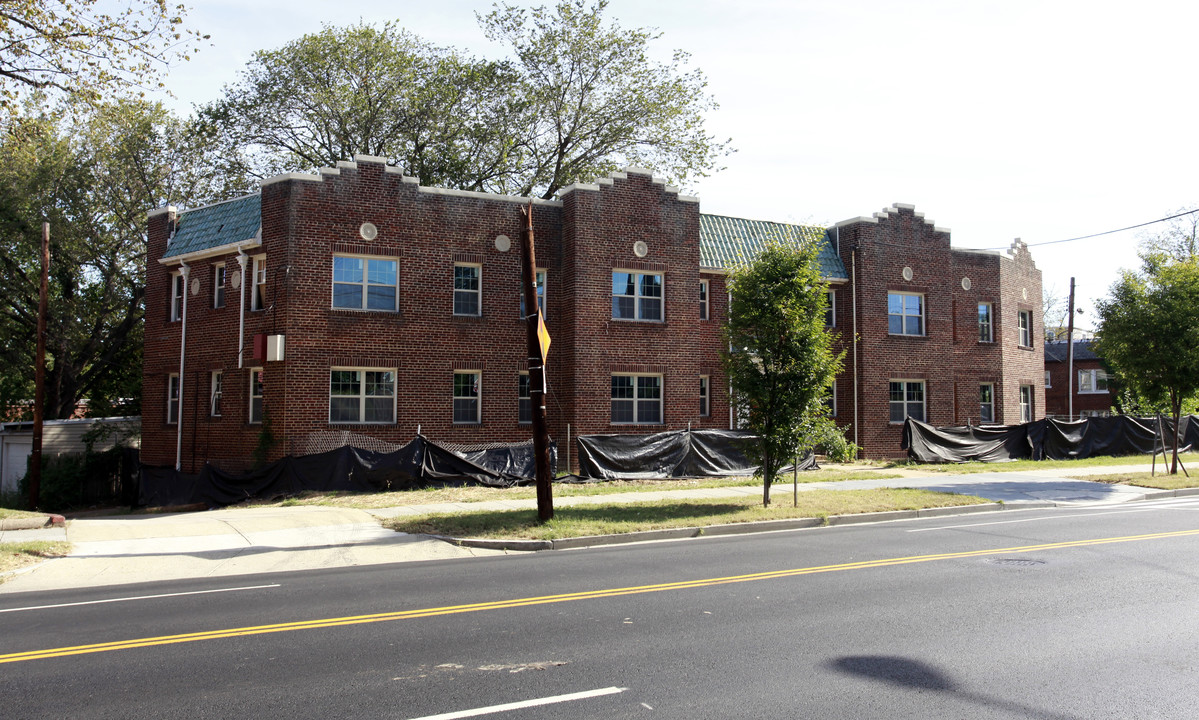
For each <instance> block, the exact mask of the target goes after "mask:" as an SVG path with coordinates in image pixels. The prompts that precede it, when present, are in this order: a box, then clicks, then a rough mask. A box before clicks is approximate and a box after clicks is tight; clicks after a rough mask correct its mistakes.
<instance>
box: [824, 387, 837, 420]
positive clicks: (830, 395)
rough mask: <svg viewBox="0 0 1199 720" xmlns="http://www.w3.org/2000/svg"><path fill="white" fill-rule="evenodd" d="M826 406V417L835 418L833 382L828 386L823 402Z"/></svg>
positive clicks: (835, 402) (835, 401)
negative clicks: (826, 395)
mask: <svg viewBox="0 0 1199 720" xmlns="http://www.w3.org/2000/svg"><path fill="white" fill-rule="evenodd" d="M825 403H827V404H828V416H829V417H837V383H836V382H834V383H833V384H832V385H830V386H829V393H828V399H827V400H825Z"/></svg>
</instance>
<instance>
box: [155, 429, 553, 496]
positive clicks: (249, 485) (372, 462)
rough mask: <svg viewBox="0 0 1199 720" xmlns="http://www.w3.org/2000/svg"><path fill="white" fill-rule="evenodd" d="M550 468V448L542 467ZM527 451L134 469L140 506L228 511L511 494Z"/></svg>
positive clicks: (352, 451)
mask: <svg viewBox="0 0 1199 720" xmlns="http://www.w3.org/2000/svg"><path fill="white" fill-rule="evenodd" d="M556 463H557V449H556V447H554V445H553V444H552V443H551V446H550V465H551V467H553V466H555V465H556ZM535 476H536V472H535V470H534V464H533V445H532V443H531V442H530V443H526V444H523V445H512V446H506V447H500V448H493V449H488V450H477V451H469V452H463V453H455V452H454V451H452V450H449V449H448V448H445V447H443V446H441V445H438V444H437V443H435V442H433V441H432V440H429V439H428V438H426V437H423V436H417V437H416V438H415V439H414V440H412V441H411V442H409V443H408V444H407V445H405V446H404V447H402V448H400V449H399V450H396V451H394V452H390V453H380V452H373V451H371V450H363V449H362V448H355V447H350V446H348V445H347V446H344V447H340V448H338V449H336V450H330V451H329V452H324V453H318V454H315V455H302V456H291V455H289V456H287V457H285V458H283V459H282V460H278V461H276V462H273V463H271V464H270V465H267V466H265V467H263V468H261V469H260V470H256V471H253V472H249V473H244V474H240V475H239V474H235V473H229V472H225V471H223V470H220V469H218V468H216V467H213V466H212V465H205V466H204V468H203V470H201V472H200V474H199V475H184V474H182V473H180V472H178V471H176V470H175V469H174V468H169V467H168V468H164V467H149V466H142V472H141V488H140V493H139V498H138V499H139V503H140V504H141V505H143V506H154V507H161V506H170V505H191V504H196V503H203V504H206V505H208V506H210V507H220V506H223V505H232V504H233V503H237V502H241V501H243V500H247V499H249V498H270V497H280V496H287V495H296V494H298V493H301V492H304V491H316V492H330V491H358V492H379V491H387V490H408V489H414V488H422V487H430V486H445V485H487V486H490V487H512V486H514V485H524V484H529V483H532V482H533V481H534V477H535Z"/></svg>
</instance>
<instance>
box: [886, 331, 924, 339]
mask: <svg viewBox="0 0 1199 720" xmlns="http://www.w3.org/2000/svg"><path fill="white" fill-rule="evenodd" d="M887 337H895V338H926V337H928V333H925V334H924V335H909V334H908V333H893V332H889V333H887Z"/></svg>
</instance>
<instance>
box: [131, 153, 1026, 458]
mask: <svg viewBox="0 0 1199 720" xmlns="http://www.w3.org/2000/svg"><path fill="white" fill-rule="evenodd" d="M529 203H530V201H529V200H528V199H527V198H515V197H506V196H498V195H490V194H484V193H474V192H463V191H450V190H441V189H436V188H425V187H420V186H419V184H418V182H417V180H416V179H415V178H412V177H406V176H404V175H403V174H401V173H400V172H399V171H398V170H397V169H396V168H394V167H389V166H386V165H385V163H384V162H383V161H382V160H381V159H378V158H366V157H359V158H357V159H356V162H343V163H339V164H338V167H337V168H335V169H326V170H322V171H321V174H320V175H303V174H298V173H296V174H289V175H284V176H280V177H277V178H272V179H269V180H266V181H264V182H263V183H262V190H261V192H260V193H259V194H255V195H250V196H246V197H242V198H238V199H235V200H230V201H227V202H224V203H219V204H216V205H211V206H207V207H203V208H197V209H194V210H189V211H184V212H181V213H179V212H177V211H176V210H175V209H174V208H163V209H161V210H158V211H155V212H154V213H152V214H151V215H150V218H149V247H148V257H149V258H150V259H149V261H148V263H147V264H148V268H147V277H146V329H145V377H144V390H143V393H144V401H143V439H142V458H143V461H144V462H146V463H147V464H151V465H172V464H176V463H178V465H179V466H180V468H181V469H182V470H183V471H184V472H195V471H198V470H199V469H200V467H202V466H203V464H204V463H205V462H211V463H213V464H215V465H218V466H220V467H223V468H226V469H230V470H237V469H243V468H245V467H247V466H248V465H249V464H250V458H251V457H252V455H253V454H254V452H255V449H256V448H257V449H259V451H260V452H262V451H265V452H266V456H267V457H268V458H270V459H274V458H278V457H281V456H283V455H287V454H295V455H302V454H307V453H310V452H319V451H322V450H327V449H331V448H333V447H337V446H340V445H341V444H345V443H349V444H355V445H359V446H365V447H370V448H372V449H388V448H390V447H393V446H394V445H396V444H399V443H405V442H407V441H409V440H410V439H412V437H413V436H414V435H415V434H416V432H417V430H418V428H419V429H420V432H422V433H423V434H424V435H426V436H428V437H430V438H432V439H435V440H439V441H443V442H450V443H458V444H474V443H487V442H504V441H520V440H527V439H528V437H529V435H530V424H529V423H528V418H529V407H528V399H527V388H528V379H527V375H525V374H524V371H525V363H526V360H525V356H526V352H525V337H524V333H525V325H524V323H522V322H521V320H520V316H521V302H522V300H521V292H520V285H519V283H520V253H519V247H518V244H517V243H518V240H517V239H518V238H519V237H520V232H521V228H522V227H523V221H522V219H521V208H522V207H524V206H527V205H529ZM532 206H533V216H534V232H535V237H536V254H537V261H538V273H539V298H538V302H539V303H541V304H543V307H544V311H545V315H546V324H547V326H548V328H549V332H550V334H551V336H552V340H553V344H552V347H551V348H550V354H549V363H548V375H549V378H548V383H549V396H548V401H547V404H548V410H549V412H548V416H549V426H550V432H551V435H552V436H553V437H554V438H555V439H556V440H558V441H559V442H563V441H564V440H565V438H566V435H567V428H568V426H569V430H570V433H571V435H572V436H577V435H580V434H591V433H610V432H622V433H645V432H655V431H660V430H664V429H680V428H686V427H688V426H690V427H693V428H727V427H729V425H730V422H731V419H732V413H731V412H730V409H729V402H728V394H727V388H726V383H725V381H724V378H723V374H722V373H721V369H720V360H719V357H720V347H721V338H720V323H721V320H722V318H723V317H724V314H725V309H726V303H727V293H726V290H725V283H724V277H725V273H726V268H727V267H728V266H729V265H730V264H732V263H733V262H736V261H737V260H738V259H740V258H745V257H750V256H752V255H753V254H754V253H755V252H756V248H757V247H759V246H760V244H761V243H762V242H764V241H765V240H766V239H769V238H783V239H785V238H788V237H807V238H813V239H817V240H820V241H821V242H822V245H821V264H822V268H823V270H824V274H825V276H826V278H827V279H828V280H829V281H830V283H831V287H832V290H833V292H832V293H831V295H832V296H833V309H832V312H831V313H830V320H832V324H833V325H834V326H835V328H836V330H837V331H840V333H841V339H840V340H839V342H840V343H841V345H842V346H843V347H845V346H846V345H845V343H846V342H847V340H848V338H850V337H852V331H853V327H854V315H855V313H854V309H855V308H857V313H856V314H857V316H858V317H857V326H856V327H857V332H858V333H859V335H860V338H861V342H860V343H859V347H858V350H857V353H856V356H857V365H856V366H855V365H854V358H853V357H852V355H853V353H851V354H850V356H847V359H846V374H844V375H843V376H842V378H841V379H840V380H839V381H838V387H837V403H836V405H837V409H838V411H839V416H838V422H839V423H840V424H842V425H845V424H846V423H853V422H854V421H855V418H856V419H857V421H859V422H860V423H861V431H860V432H857V431H855V430H854V429H853V428H851V429H850V433H851V437H855V436H856V437H858V442H859V443H860V444H862V445H863V447H864V448H865V449H866V452H867V453H868V454H869V455H872V456H884V455H898V454H901V451H900V449H899V440H900V426H901V423H892V422H890V418H891V417H893V415H892V414H893V413H895V412H896V408H897V407H898V409H899V410H900V411H903V412H912V413H914V414H915V413H920V414H923V415H925V416H926V419H928V420H929V421H931V422H934V423H952V422H966V421H968V420H970V419H971V416H972V415H973V416H975V418H974V419H977V414H978V413H977V410H978V405H977V404H974V405H973V412H972V411H971V402H972V401H968V400H967V398H964V397H961V393H962V392H965V389H966V388H969V387H971V386H972V385H973V388H974V389H973V393H974V399H975V400H977V399H978V397H977V393H978V386H979V383H991V384H992V387H993V393H994V395H993V400H992V403H993V408H994V410H993V412H994V414H995V416H996V417H995V420H996V421H998V422H1004V421H1012V422H1014V421H1015V420H1016V418H1017V417H1018V413H1019V411H1020V407H1021V406H1020V404H1019V397H1020V392H1021V390H1020V387H1021V386H1022V385H1023V384H1025V383H1026V382H1027V383H1029V384H1030V386H1031V387H1032V388H1033V390H1032V391H1031V392H1030V393H1029V403H1028V404H1027V405H1026V406H1025V407H1026V408H1027V409H1028V410H1029V412H1030V413H1032V412H1035V414H1036V415H1037V416H1038V417H1039V416H1040V415H1041V406H1042V404H1043V395H1042V391H1041V387H1040V386H1041V383H1040V378H1041V373H1042V367H1043V366H1042V364H1041V354H1040V347H1039V346H1038V347H1037V348H1035V349H1033V348H1024V347H1020V348H1018V347H1017V344H1018V343H1017V332H1018V329H1017V325H1018V321H1017V312H1020V313H1025V312H1027V313H1028V318H1027V321H1028V327H1027V332H1028V333H1030V334H1031V335H1030V336H1031V337H1039V336H1040V314H1039V304H1038V305H1029V304H1028V303H1027V301H1026V300H1025V299H1023V296H1022V295H1021V293H1022V292H1027V293H1028V297H1035V298H1039V297H1040V273H1039V271H1037V270H1036V269H1035V267H1033V265H1032V261H1031V258H1030V257H1029V256H1028V252H1027V249H1025V248H1023V246H1019V247H1017V250H1016V255H1015V258H1014V259H1010V258H1006V257H1001V256H999V255H998V254H994V253H990V254H984V253H978V252H968V251H960V250H952V249H950V248H949V237H948V234H947V233H946V232H944V231H939V230H934V229H932V228H929V227H927V224H926V223H925V222H924V221H923V220H921V219H919V216H917V215H915V214H913V212H912V211H911V209H910V208H908V207H906V206H895V208H893V209H891V210H889V211H887V212H885V213H882V214H880V215H877V216H876V217H875V218H870V219H861V218H859V219H857V220H853V221H848V222H846V223H841V224H839V225H838V226H837V227H836V228H834V229H833V230H831V231H827V232H826V231H825V230H824V229H823V228H811V227H800V226H795V225H784V224H779V223H767V222H757V221H748V220H741V219H736V218H726V217H719V216H712V215H701V214H700V212H699V201H698V200H697V199H696V198H692V197H686V196H681V195H680V194H679V193H678V190H677V189H675V188H671V187H668V186H666V185H665V184H664V183H663V182H661V181H659V180H657V179H655V178H652V177H651V176H650V174H649V173H648V172H645V171H638V170H633V169H630V170H628V171H627V172H624V173H616V174H614V175H612V176H611V177H609V178H605V179H602V180H599V181H597V182H596V183H594V184H579V185H574V186H571V187H569V188H566V189H565V190H563V191H562V193H561V194H560V198H559V199H556V200H548V201H547V200H534V201H532ZM838 239H839V241H840V245H839V247H840V250H839V254H838V251H837V250H836V249H835V246H836V245H837V241H838ZM855 262H856V272H857V274H858V275H857V277H858V279H859V282H858V286H857V289H856V291H854V285H853V278H852V277H851V273H850V272H849V271H847V268H850V267H851V266H852V265H853V263H855ZM907 266H910V267H911V268H912V272H911V273H907V274H910V275H911V277H910V278H909V279H906V280H905V279H903V278H904V277H905V276H906V275H905V271H904V270H903V268H904V267H907ZM962 277H970V278H971V279H972V281H973V283H974V286H973V287H974V289H973V290H967V289H963V288H962V287H961V285H960V282H961V278H962ZM243 279H244V280H243ZM896 297H898V298H903V300H902V303H903V306H902V307H901V308H900V311H899V314H898V317H899V320H900V322H901V323H904V324H902V325H901V327H902V331H901V332H898V333H893V334H892V333H888V329H887V328H888V322H889V321H890V322H894V321H895V317H896V316H895V315H894V314H889V313H888V302H889V300H890V301H892V302H894V299H895V298H896ZM976 300H977V301H978V302H986V303H989V304H990V307H991V312H992V313H993V318H992V319H991V321H990V322H991V326H990V327H991V332H992V333H993V338H992V341H991V342H986V343H980V342H978V338H977V335H978V332H979V331H978V327H979V322H978V319H977V317H976V315H975V309H976V305H975V301H976ZM967 305H968V306H969V307H966V306H967ZM954 307H956V308H957V311H956V315H955V313H954V311H953V310H952V308H954ZM1009 316H1010V317H1009ZM955 317H956V319H955ZM888 318H890V319H889V320H888ZM965 324H969V325H970V327H969V328H966V327H964V325H965ZM1024 330H1025V329H1024V328H1023V326H1021V328H1020V332H1023V331H1024ZM1021 337H1022V336H1021ZM971 338H973V344H970V343H969V342H967V341H968V340H970V339H971ZM851 349H852V348H851ZM181 357H182V358H183V360H182V361H181ZM855 367H856V368H857V371H856V377H857V381H856V382H855V381H854V377H855V375H854V372H853V368H855ZM1026 376H1027V377H1026ZM897 382H898V383H901V385H902V388H901V389H902V391H903V393H904V397H903V399H902V400H901V401H900V402H899V403H898V404H897V403H896V401H895V400H894V399H889V398H891V394H892V393H893V391H894V389H895V387H896V383H897ZM888 383H890V384H888ZM925 385H927V388H926V387H925ZM855 388H856V392H855ZM954 392H958V395H954ZM920 394H922V395H921V397H920V398H917V397H916V396H917V395H920ZM854 398H858V401H857V403H856V407H855V403H854V402H853V399H854ZM272 439H273V441H274V442H273V443H268V442H267V440H272Z"/></svg>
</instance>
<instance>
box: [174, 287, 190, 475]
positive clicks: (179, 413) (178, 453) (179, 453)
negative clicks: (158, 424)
mask: <svg viewBox="0 0 1199 720" xmlns="http://www.w3.org/2000/svg"><path fill="white" fill-rule="evenodd" d="M190 274H191V268H190V267H188V266H187V263H180V265H179V275H180V276H181V277H182V278H183V310H182V312H183V317H182V318H181V320H182V322H183V324H182V325H181V326H180V328H179V402H178V406H179V407H178V409H177V410H176V411H175V428H176V430H175V470H176V471H179V470H182V469H183V386H184V385H186V384H187V383H186V378H185V376H184V374H183V360H184V357H185V355H186V352H187V295H188V293H189V292H190V289H189V288H188V282H187V278H188V275H190Z"/></svg>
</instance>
